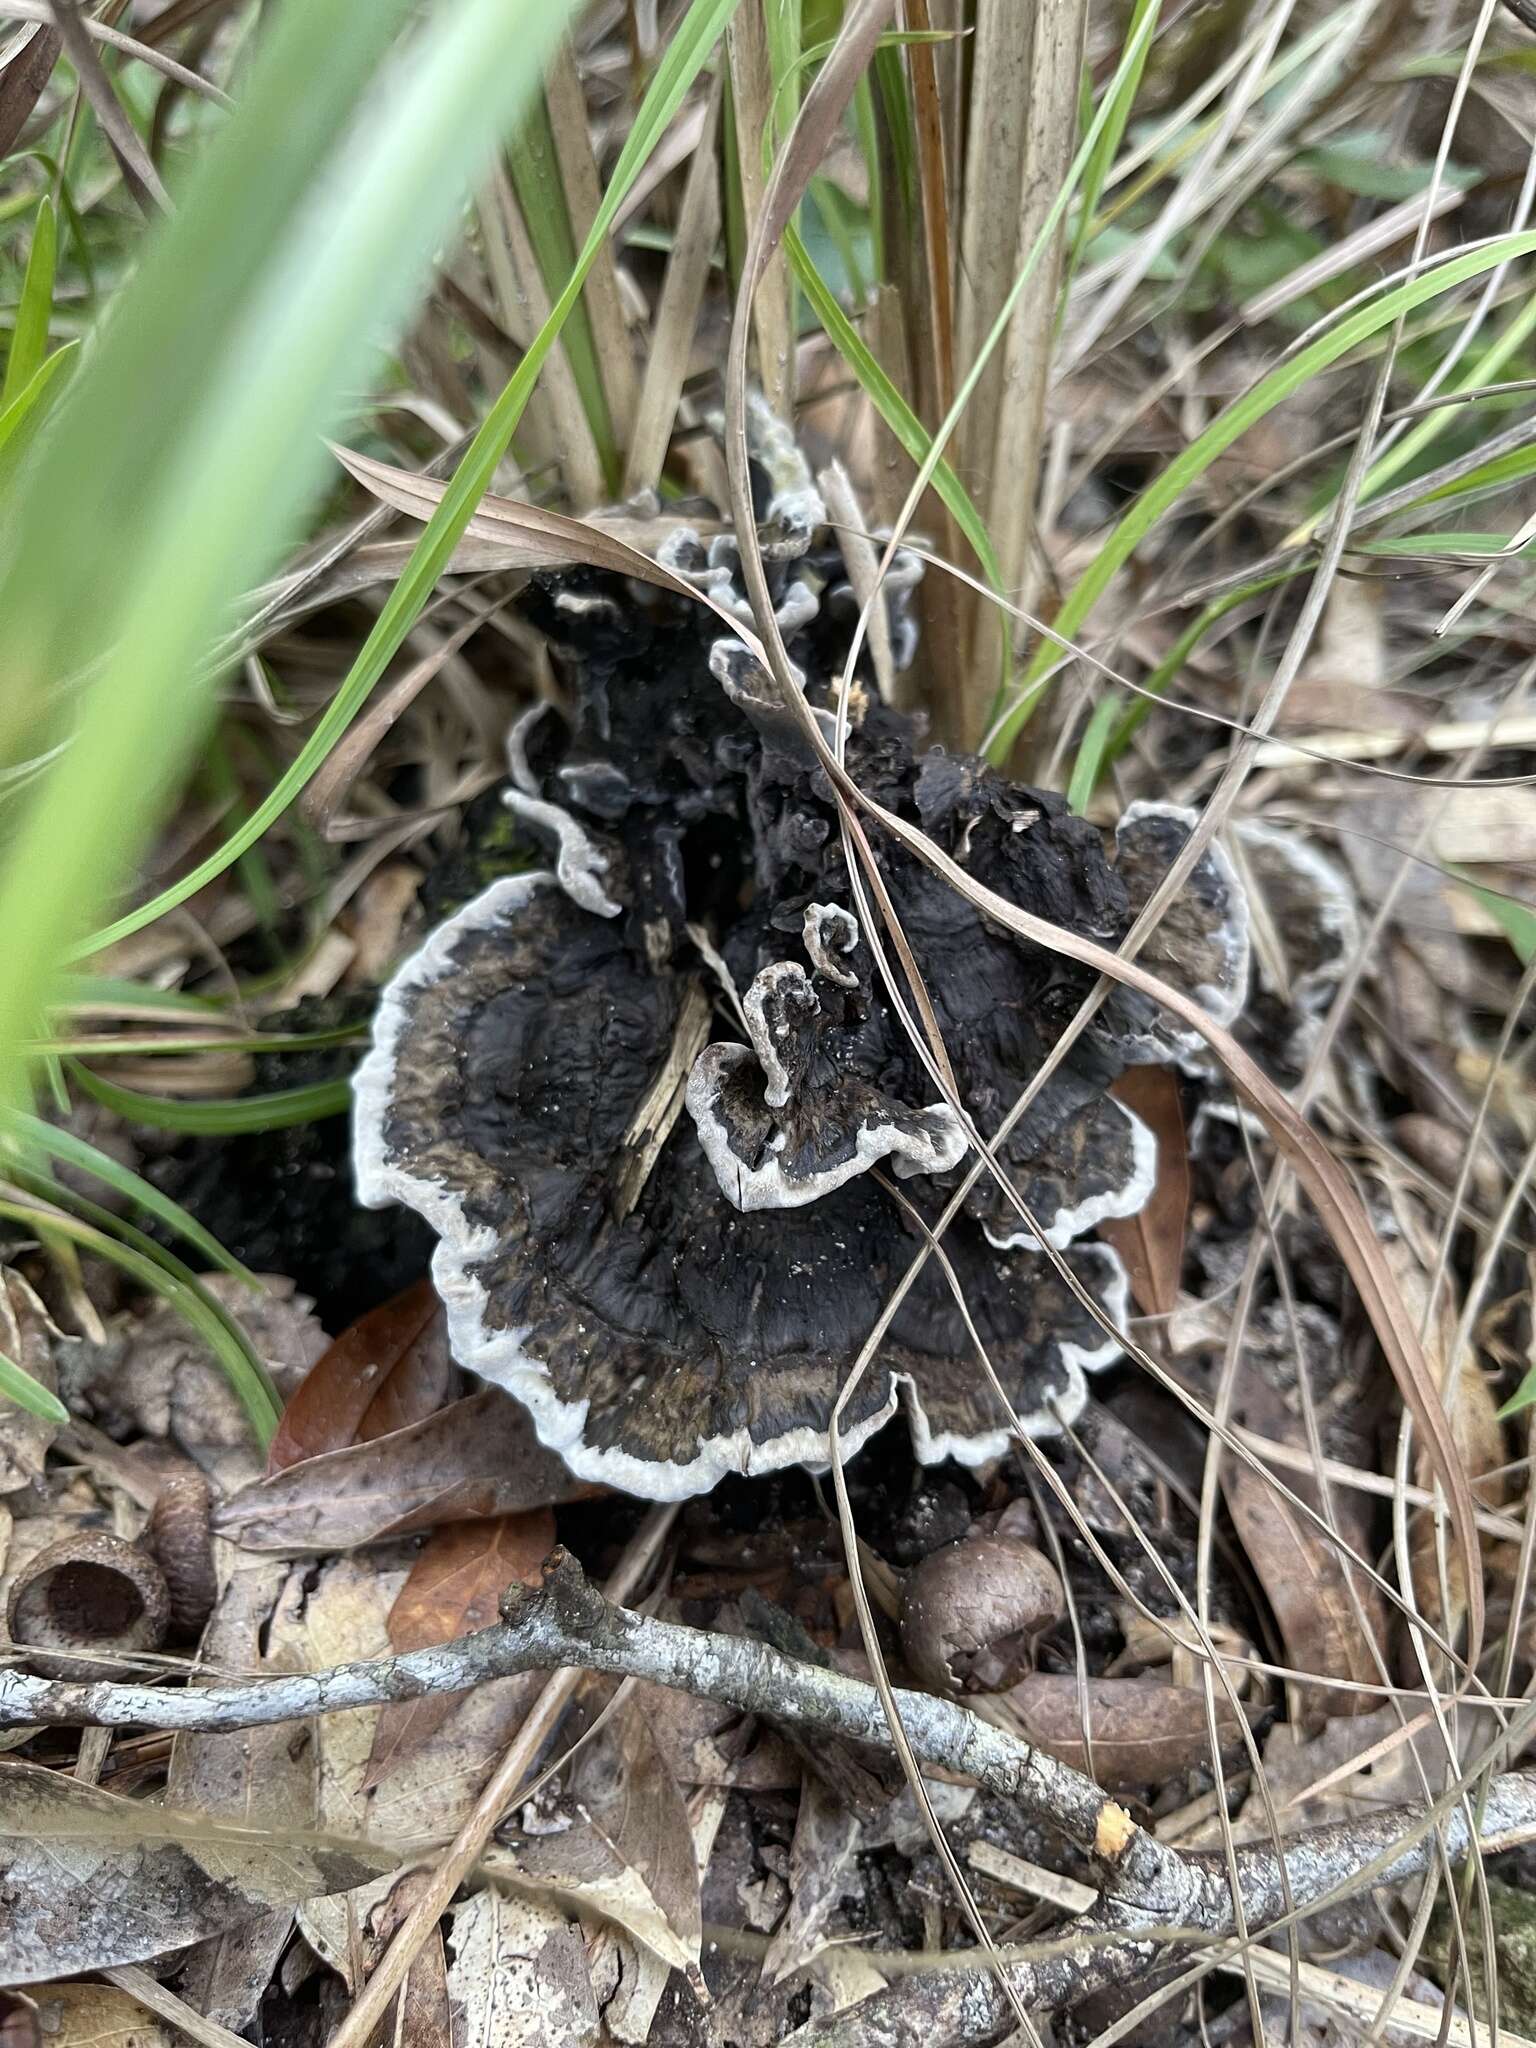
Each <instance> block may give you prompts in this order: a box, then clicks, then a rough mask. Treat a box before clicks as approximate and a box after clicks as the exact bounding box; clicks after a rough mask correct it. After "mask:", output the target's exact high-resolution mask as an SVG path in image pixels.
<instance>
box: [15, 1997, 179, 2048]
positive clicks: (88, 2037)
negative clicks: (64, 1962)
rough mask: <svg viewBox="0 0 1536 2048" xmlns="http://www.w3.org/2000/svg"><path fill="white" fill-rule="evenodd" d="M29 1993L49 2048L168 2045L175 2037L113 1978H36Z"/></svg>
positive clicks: (161, 2047) (158, 2047)
mask: <svg viewBox="0 0 1536 2048" xmlns="http://www.w3.org/2000/svg"><path fill="white" fill-rule="evenodd" d="M33 1995H34V1997H35V1998H36V2000H37V2023H38V2031H39V2034H40V2037H41V2039H42V2040H43V2041H44V2042H46V2044H47V2048H172V2044H173V2042H174V2041H175V2038H176V2037H175V2036H174V2035H173V2034H172V2033H171V2031H170V2029H169V2028H168V2027H167V2026H165V2025H164V2023H163V2022H162V2021H160V2020H157V2019H156V2018H155V2016H154V2014H153V2013H152V2012H146V2011H145V2009H144V2007H143V2006H142V2005H140V2004H139V2002H138V2000H137V1999H136V1998H133V1997H131V1996H130V1995H129V1993H128V1992H126V1991H119V1990H118V1989H117V1987H116V1986H115V1985H112V1984H40V1985H39V1986H38V1987H37V1990H36V1992H35V1993H34V1994H33Z"/></svg>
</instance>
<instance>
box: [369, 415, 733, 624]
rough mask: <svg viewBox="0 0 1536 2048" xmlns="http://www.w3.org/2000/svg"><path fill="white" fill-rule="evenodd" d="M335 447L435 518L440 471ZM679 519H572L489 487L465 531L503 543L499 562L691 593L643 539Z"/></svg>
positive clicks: (650, 539)
mask: <svg viewBox="0 0 1536 2048" xmlns="http://www.w3.org/2000/svg"><path fill="white" fill-rule="evenodd" d="M331 453H332V454H333V455H334V456H335V457H336V459H337V461H338V462H339V463H340V464H341V465H342V467H343V468H344V469H346V470H348V471H350V472H351V474H352V475H353V476H354V477H356V479H357V481H358V482H359V483H360V484H361V485H362V486H363V487H364V489H365V490H368V491H371V492H372V493H373V495H374V496H375V497H376V498H378V499H379V500H380V501H381V502H382V503H383V504H386V505H392V506H393V507H394V509H395V510H396V511H397V512H404V513H406V514H407V515H408V516H409V517H410V518H412V519H420V520H422V521H423V522H425V521H426V520H428V519H430V518H431V517H432V514H433V513H434V512H435V511H436V510H437V507H438V505H439V504H440V503H441V502H442V497H443V493H444V492H445V491H446V490H447V488H448V486H447V485H446V484H445V483H444V482H442V481H441V479H439V478H437V477H430V476H419V475H417V474H416V473H415V472H414V471H413V470H409V469H396V468H395V467H394V466H393V465H392V464H390V463H387V462H377V461H375V460H374V458H373V457H372V456H369V455H359V454H358V453H357V451H356V449H353V448H340V447H337V446H336V444H335V443H334V442H333V443H332V445H331ZM674 524H675V522H674V521H672V520H665V521H662V520H654V519H626V518H623V517H620V516H617V515H610V516H608V517H606V518H592V519H571V518H568V517H567V516H566V515H565V514H564V513H561V512H551V511H549V510H548V509H547V508H546V507H544V506H542V505H527V504H524V503H522V502H521V501H520V500H518V499H516V498H498V497H496V496H495V495H494V494H493V493H491V492H487V493H486V495H485V496H484V497H483V498H482V499H481V500H480V504H479V508H478V510H477V511H476V512H475V513H474V515H473V517H472V518H471V519H470V522H469V524H468V526H466V527H465V529H464V532H465V535H466V537H467V538H469V539H472V540H483V541H494V542H497V543H499V544H500V545H501V546H502V547H503V548H504V549H505V555H504V558H503V560H502V562H501V564H500V566H501V567H503V568H508V569H569V568H581V567H584V566H586V567H591V568H594V569H609V570H612V571H613V573H614V574H615V575H619V576H637V577H639V578H640V579H641V581H642V582H646V583H655V584H659V585H660V587H661V588H662V589H663V590H670V591H673V592H674V593H675V594H676V595H678V596H680V597H688V598H694V597H697V595H698V592H697V591H695V590H694V589H693V588H692V586H691V585H690V584H687V583H685V582H684V581H683V579H682V578H681V577H680V576H675V575H674V574H673V573H672V571H671V570H670V569H663V568H662V567H661V566H660V564H659V563H657V562H654V561H652V559H651V557H650V556H649V555H648V554H645V553H643V552H642V550H643V549H644V548H646V547H655V546H657V545H659V543H660V542H661V541H662V540H663V539H665V537H666V536H667V534H668V533H669V532H670V531H671V530H672V527H673V525H674Z"/></svg>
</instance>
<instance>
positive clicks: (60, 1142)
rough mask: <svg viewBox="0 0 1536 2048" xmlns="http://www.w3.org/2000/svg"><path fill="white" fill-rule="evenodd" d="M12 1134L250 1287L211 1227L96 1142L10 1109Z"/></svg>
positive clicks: (247, 1276)
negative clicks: (89, 1180) (100, 1187)
mask: <svg viewBox="0 0 1536 2048" xmlns="http://www.w3.org/2000/svg"><path fill="white" fill-rule="evenodd" d="M7 1122H8V1123H9V1125H10V1127H11V1128H12V1129H13V1130H14V1131H15V1133H16V1136H17V1138H18V1139H20V1140H21V1141H22V1142H23V1143H24V1144H25V1145H28V1146H30V1147H32V1148H33V1149H35V1150H36V1151H39V1152H44V1153H46V1154H47V1155H48V1157H49V1158H50V1159H59V1160H62V1161H63V1162H64V1164H65V1165H66V1166H73V1167H74V1168H75V1169H76V1170H77V1171H78V1172H81V1173H88V1174H89V1175H90V1176H91V1178H92V1179H93V1180H99V1181H101V1182H102V1183H103V1184H104V1185H105V1186H106V1187H109V1188H111V1189H112V1190H113V1191H114V1193H116V1194H119V1195H122V1196H124V1197H125V1198H126V1199H127V1200H128V1201H130V1202H132V1203H133V1204H134V1206H135V1208H139V1209H142V1210H143V1211H144V1213H145V1214H146V1215H147V1216H153V1217H154V1218H155V1220H156V1222H157V1223H163V1224H164V1225H165V1227H166V1229H167V1230H172V1231H174V1232H175V1233H176V1235H177V1236H178V1237H179V1238H181V1239H182V1240H183V1241H184V1242H185V1243H187V1244H189V1245H191V1246H192V1247H193V1249H194V1250H196V1251H199V1252H201V1253H202V1255H203V1257H204V1258H205V1259H206V1260H207V1261H208V1263H209V1265H210V1266H217V1267H218V1268H219V1270H220V1271H221V1272H225V1273H228V1274H229V1275H230V1277H231V1279H234V1280H243V1281H245V1282H246V1283H247V1284H248V1285H250V1286H254V1285H255V1281H254V1279H253V1277H252V1275H251V1274H250V1273H248V1272H247V1271H246V1269H245V1267H244V1266H242V1265H241V1263H240V1261H239V1260H238V1259H236V1258H233V1257H231V1255H230V1254H229V1253H228V1252H227V1251H225V1249H224V1247H223V1245H221V1244H220V1243H219V1241H218V1239H217V1238H216V1237H215V1236H214V1235H213V1234H212V1232H211V1231H207V1230H204V1228H203V1226H202V1224H201V1223H199V1222H198V1221H197V1218H196V1217H195V1216H189V1215H188V1214H187V1212H186V1210H185V1209H183V1208H182V1206H181V1204H180V1203H179V1202H173V1201H172V1200H171V1198H170V1196H169V1195H164V1194H162V1193H161V1192H160V1190H159V1188H157V1187H155V1186H153V1185H152V1184H151V1183H150V1182H149V1181H147V1180H144V1179H143V1178H142V1177H141V1176H140V1175H139V1174H136V1173H135V1172H134V1171H133V1170H132V1168H131V1167H127V1166H122V1165H120V1164H119V1163H118V1161H117V1160H115V1159H113V1158H111V1157H110V1156H109V1155H108V1154H107V1153H105V1152H102V1151H99V1150H98V1149H97V1147H96V1146H94V1145H90V1144H87V1143H86V1141H85V1139H84V1138H77V1137H76V1136H75V1134H74V1132H73V1131H65V1130H60V1129H59V1127H58V1126H57V1125H56V1124H50V1123H44V1121H43V1119H42V1118H41V1117H38V1116H33V1115H32V1114H31V1113H30V1111H27V1110H13V1111H12V1112H11V1114H10V1116H9V1117H8V1118H7Z"/></svg>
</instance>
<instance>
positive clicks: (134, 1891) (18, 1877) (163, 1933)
mask: <svg viewBox="0 0 1536 2048" xmlns="http://www.w3.org/2000/svg"><path fill="white" fill-rule="evenodd" d="M398 1860H399V1859H398V1857H397V1856H396V1855H395V1854H394V1852H393V1851H390V1850H386V1849H377V1850H375V1849H372V1848H370V1847H369V1845H368V1844H366V1843H362V1842H340V1841H336V1840H334V1839H330V1838H326V1837H322V1836H317V1835H305V1834H300V1833H297V1832H295V1833H285V1832H283V1831H281V1830H272V1831H270V1832H268V1831H263V1830H258V1829H256V1828H252V1827H232V1826H230V1825H228V1824H227V1823H221V1822H217V1821H211V1820H208V1819H207V1818H205V1817H204V1816H203V1815H201V1814H188V1813H179V1812H173V1811H172V1810H170V1809H169V1808H166V1807H160V1806H155V1805H152V1804H151V1803H150V1802H148V1801H147V1800H134V1799H119V1798H115V1797H114V1796H113V1795H112V1794H111V1793H110V1792H102V1791H100V1790H98V1788H97V1787H96V1786H94V1785H86V1784H83V1783H82V1782H81V1781H80V1780H79V1779H78V1778H72V1777H68V1776H66V1775H64V1774H63V1773H61V1772H58V1771H49V1770H44V1769H43V1768H42V1767H41V1766H40V1765H36V1764H24V1763H11V1762H6V1763H0V1897H3V1898H4V1899H5V1901H6V1911H5V1915H4V1918H3V1919H0V1980H3V1981H4V1982H5V1983H7V1984H38V1983H42V1982H44V1981H46V1980H48V1979H51V1978H54V1977H57V1976H59V1975H60V1973H61V1972H62V1973H64V1974H66V1975H74V1974H76V1973H78V1972H80V1971H84V1970H99V1969H104V1968H105V1967H106V1966H107V1965H108V1964H111V1963H136V1962H142V1961H143V1960H144V1959H145V1958H146V1957H148V1956H158V1955H162V1954H163V1953H164V1952H165V1951H166V1950H167V1949H173V1948H185V1947H186V1946H187V1944H188V1943H190V1942H194V1941H201V1940H203V1939H204V1938H205V1937H206V1936H209V1935H214V1934H220V1933H223V1932H224V1931H226V1930H227V1929H228V1928H229V1927H230V1925H231V1923H232V1922H233V1921H235V1920H237V1919H239V1918H241V1917H242V1916H243V1915H256V1914H259V1913H261V1912H263V1911H264V1910H266V1909H268V1908H271V1907H274V1906H291V1905H293V1904H294V1903H295V1902H296V1901H297V1900H300V1899H307V1898H316V1897H319V1896H320V1895H321V1894H323V1893H326V1892H333V1891H341V1890H343V1889H345V1888H346V1887H348V1886H350V1885H354V1884H358V1883H360V1882H361V1881H362V1879H364V1878H365V1877H368V1876H371V1875H373V1874H375V1873H377V1872H379V1871H381V1870H388V1869H392V1868H393V1867H394V1866H395V1865H396V1863H397V1862H398Z"/></svg>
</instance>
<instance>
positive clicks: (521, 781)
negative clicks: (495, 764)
mask: <svg viewBox="0 0 1536 2048" xmlns="http://www.w3.org/2000/svg"><path fill="white" fill-rule="evenodd" d="M554 708H555V707H554V705H553V704H546V703H544V702H542V701H541V702H539V703H537V704H530V705H529V706H528V709H527V710H526V711H520V712H519V713H518V714H517V716H516V718H514V719H513V721H512V723H511V725H509V726H508V728H507V746H506V752H507V773H508V774H509V775H510V776H511V778H512V780H513V782H514V783H515V784H516V786H517V788H518V789H520V790H521V791H522V793H523V795H524V796H531V797H535V798H536V797H537V796H538V794H539V778H538V777H537V776H536V775H535V774H534V772H533V770H532V768H531V767H530V766H529V765H528V735H529V734H530V733H531V732H532V731H533V729H534V727H535V726H536V725H539V724H542V722H543V720H544V719H545V717H546V716H547V715H548V714H549V713H551V712H552V711H553V710H554Z"/></svg>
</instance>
